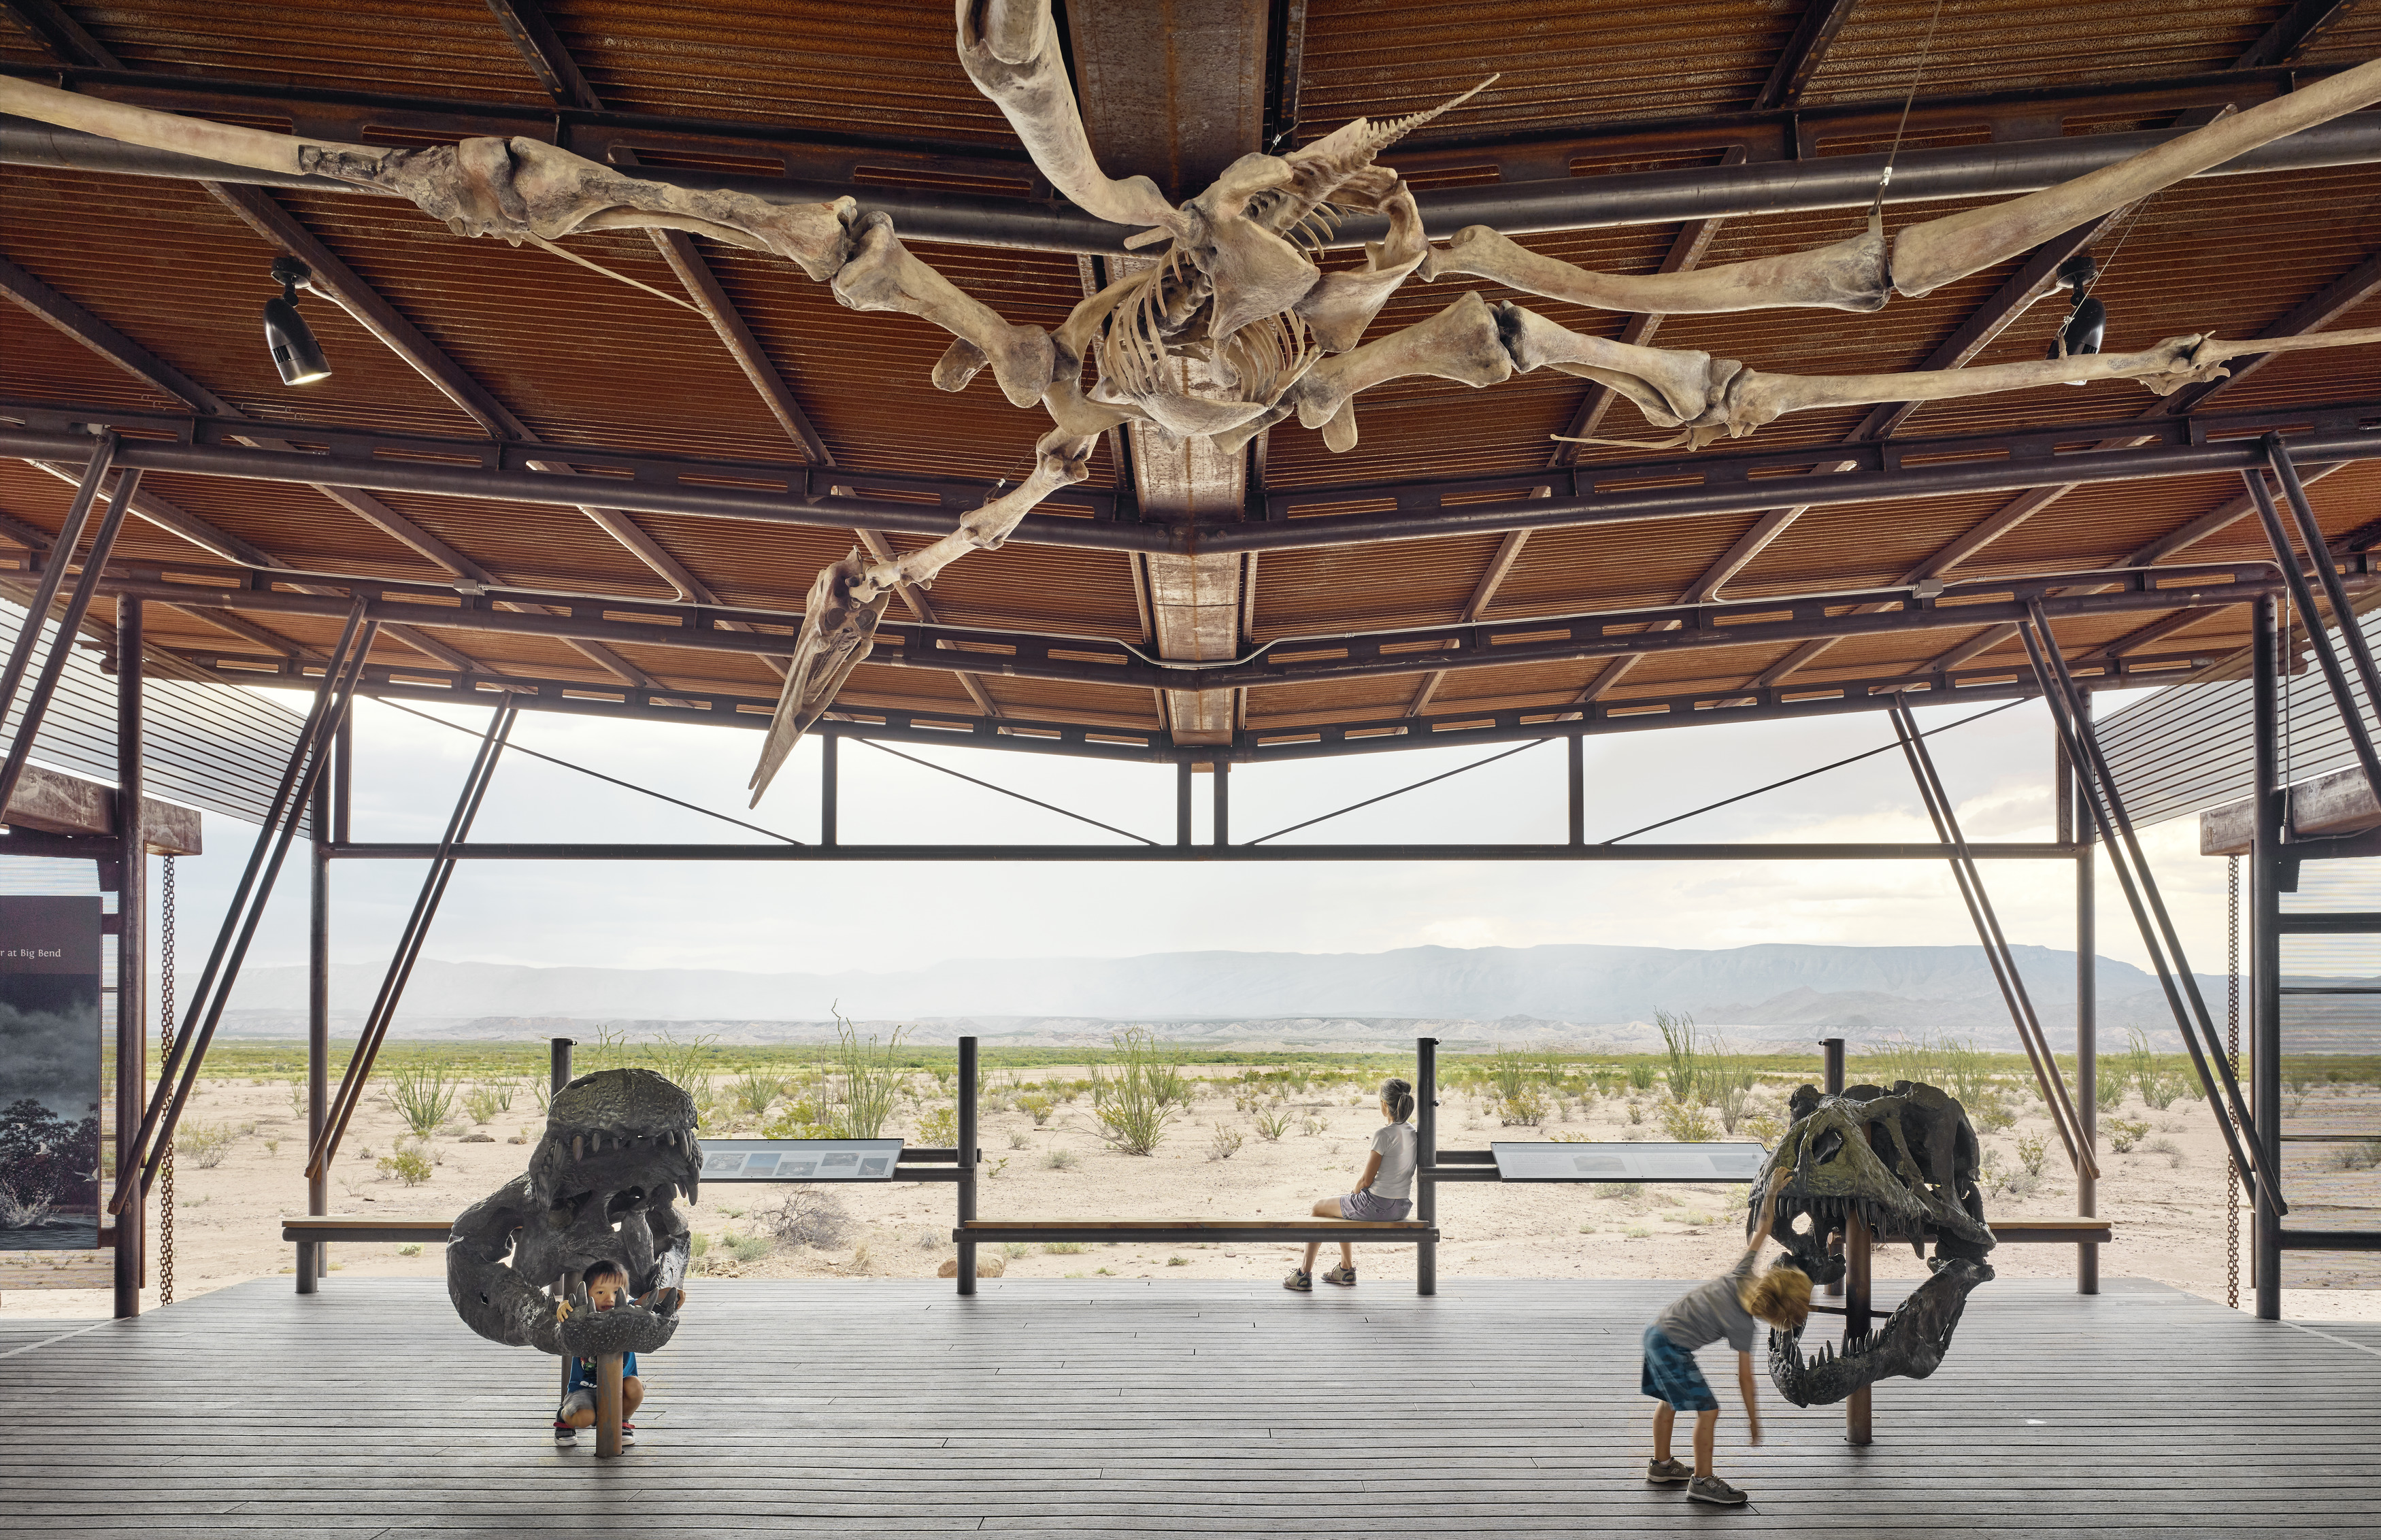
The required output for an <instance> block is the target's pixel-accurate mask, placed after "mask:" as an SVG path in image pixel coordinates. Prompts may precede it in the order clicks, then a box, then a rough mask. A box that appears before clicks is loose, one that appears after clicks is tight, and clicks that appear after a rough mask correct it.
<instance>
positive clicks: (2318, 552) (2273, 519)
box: [2241, 445, 2381, 798]
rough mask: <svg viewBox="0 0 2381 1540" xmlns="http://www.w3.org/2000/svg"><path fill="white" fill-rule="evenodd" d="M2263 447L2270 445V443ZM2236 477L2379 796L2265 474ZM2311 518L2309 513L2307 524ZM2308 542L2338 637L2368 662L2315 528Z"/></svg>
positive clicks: (2365, 735) (2375, 773) (2360, 718)
mask: <svg viewBox="0 0 2381 1540" xmlns="http://www.w3.org/2000/svg"><path fill="white" fill-rule="evenodd" d="M2268 447H2269V449H2270V445H2269V446H2268ZM2241 480H2242V481H2244V482H2246V483H2249V496H2250V500H2251V501H2253V502H2254V503H2255V504H2256V505H2257V521H2258V522H2259V523H2261V524H2263V525H2264V526H2265V543H2266V544H2268V545H2271V546H2272V547H2273V548H2274V565H2275V566H2276V567H2277V568H2280V569H2281V574H2282V581H2283V582H2284V583H2286V584H2288V585H2289V593H2290V600H2291V602H2292V603H2293V604H2295V605H2298V607H2299V613H2300V614H2301V615H2302V616H2304V617H2306V630H2307V645H2308V647H2309V648H2310V649H2311V650H2312V651H2313V652H2314V659H2315V662H2316V663H2317V664H2318V665H2319V666H2321V667H2322V669H2323V678H2324V683H2326V684H2327V685H2329V686H2330V687H2331V703H2332V705H2333V706H2334V707H2336V708H2337V709H2338V712H2339V726H2340V728H2341V730H2342V731H2344V732H2346V733H2347V734H2348V746H2349V747H2350V749H2352V750H2354V751H2355V753H2356V762H2357V763H2358V764H2361V765H2363V767H2364V782H2365V784H2366V785H2367V786H2369V787H2371V788H2372V789H2373V794H2374V796H2375V797H2376V798H2381V752H2376V751H2375V748H2374V745H2373V735H2372V733H2371V732H2370V731H2368V730H2367V729H2366V727H2365V726H2364V713H2363V710H2361V709H2360V708H2359V707H2358V705H2357V703H2356V691H2354V690H2353V689H2352V688H2350V684H2349V682H2348V670H2347V668H2346V667H2345V666H2342V665H2341V663H2340V661H2339V654H2338V651H2337V650H2336V649H2335V648H2334V647H2333V646H2332V640H2331V634H2330V632H2328V631H2327V630H2326V629H2324V624H2323V615H2322V612H2321V611H2319V610H2317V609H2316V608H2315V606H2314V592H2313V591H2312V590H2310V589H2309V588H2308V587H2307V581H2306V574H2305V573H2304V572H2302V571H2301V570H2300V569H2299V557H2298V552H2297V551H2296V550H2294V549H2293V548H2292V547H2291V545H2290V537H2289V534H2288V533H2287V532H2284V530H2283V529H2282V516H2281V513H2280V511H2279V510H2278V509H2277V508H2276V507H2274V495H2273V493H2272V492H2270V491H2269V490H2267V488H2266V486H2265V472H2264V471H2255V470H2250V471H2241ZM2302 495H2303V494H2302ZM2312 517H2313V516H2312V514H2310V516H2309V519H2310V522H2311V521H2312ZM2309 544H2310V549H2309V550H2308V552H2307V555H2308V556H2309V557H2310V558H2311V559H2312V560H2313V561H2314V565H2315V567H2316V568H2317V569H2318V570H2319V571H2321V572H2323V573H2325V574H2326V575H2327V576H2328V577H2329V578H2330V579H2331V581H2330V583H2329V584H2328V585H2326V592H2337V593H2338V607H2336V608H2335V609H2334V610H2333V611H2332V620H2333V622H2334V623H2335V624H2337V625H2338V628H2339V632H2340V637H2341V640H2342V641H2346V640H2347V639H2349V638H2350V637H2353V638H2354V639H2355V640H2356V642H2357V646H2358V651H2359V655H2360V660H2361V661H2362V662H2363V663H2365V664H2368V665H2369V664H2370V663H2371V661H2372V655H2371V654H2369V653H2365V652H2363V640H2364V639H2363V633H2362V632H2361V631H2360V630H2359V629H2358V627H2357V621H2356V611H2355V610H2354V609H2352V608H2350V607H2349V605H2348V595H2347V593H2345V592H2344V591H2340V590H2339V574H2338V573H2337V572H2335V571H2333V570H2332V566H2331V549H2330V547H2329V546H2327V545H2326V544H2324V543H2323V531H2322V530H2321V529H2320V528H2317V529H2316V530H2315V532H2314V536H2313V537H2312V538H2311V540H2310V543H2309ZM2365 682H2366V686H2367V688H2368V689H2369V688H2371V686H2372V684H2373V680H2372V678H2371V676H2370V675H2367V676H2366V680H2365ZM2374 705H2375V708H2376V709H2381V700H2376V701H2375V702H2374Z"/></svg>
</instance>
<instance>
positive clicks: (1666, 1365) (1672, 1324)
mask: <svg viewBox="0 0 2381 1540" xmlns="http://www.w3.org/2000/svg"><path fill="white" fill-rule="evenodd" d="M1786 1177H1787V1173H1786V1172H1785V1171H1783V1170H1780V1171H1779V1172H1778V1173H1777V1176H1776V1178H1775V1179H1772V1180H1771V1182H1770V1184H1769V1191H1768V1192H1767V1193H1765V1194H1764V1196H1763V1198H1762V1203H1761V1217H1760V1218H1758V1219H1756V1220H1755V1221H1753V1226H1752V1244H1751V1245H1749V1246H1747V1247H1746V1248H1745V1249H1744V1255H1742V1256H1741V1257H1740V1258H1738V1259H1737V1264H1736V1265H1735V1266H1733V1267H1731V1268H1729V1269H1728V1272H1727V1273H1726V1274H1725V1275H1724V1276H1722V1277H1716V1278H1714V1279H1712V1280H1711V1281H1710V1282H1709V1283H1703V1284H1697V1285H1696V1286H1695V1287H1694V1288H1693V1289H1689V1290H1688V1291H1687V1292H1686V1293H1684V1294H1682V1295H1680V1296H1679V1298H1678V1299H1677V1300H1675V1301H1673V1302H1671V1304H1670V1306H1669V1308H1668V1309H1667V1310H1665V1311H1663V1312H1662V1314H1660V1315H1659V1316H1658V1317H1656V1318H1655V1319H1654V1324H1653V1325H1652V1326H1647V1327H1646V1328H1645V1364H1644V1370H1643V1373H1642V1375H1641V1377H1640V1379H1639V1382H1638V1383H1639V1387H1640V1388H1642V1390H1643V1391H1644V1393H1645V1394H1646V1395H1648V1396H1651V1397H1653V1398H1654V1399H1655V1400H1657V1401H1659V1402H1661V1403H1662V1404H1661V1405H1660V1406H1658V1407H1656V1408H1655V1409H1654V1458H1653V1460H1652V1461H1651V1462H1650V1463H1648V1464H1647V1465H1646V1467H1645V1479H1646V1480H1647V1481H1650V1482H1655V1483H1658V1484H1663V1485H1674V1484H1676V1483H1679V1482H1684V1483H1686V1486H1687V1496H1688V1497H1691V1498H1692V1499H1693V1500H1695V1501H1696V1502H1706V1503H1719V1504H1722V1505H1726V1506H1731V1507H1732V1506H1735V1505H1738V1504H1740V1503H1742V1502H1743V1501H1744V1500H1745V1494H1744V1493H1743V1492H1741V1491H1740V1490H1739V1489H1738V1488H1736V1487H1734V1486H1731V1485H1728V1483H1727V1482H1724V1481H1722V1480H1721V1479H1720V1478H1719V1477H1718V1476H1717V1475H1716V1474H1715V1473H1713V1471H1712V1443H1713V1438H1714V1436H1715V1434H1716V1431H1717V1429H1718V1426H1719V1400H1718V1398H1716V1396H1714V1395H1713V1394H1712V1387H1711V1384H1710V1382H1709V1381H1707V1380H1705V1379H1704V1378H1703V1370H1702V1369H1701V1368H1700V1367H1698V1366H1697V1364H1696V1363H1695V1351H1696V1350H1697V1349H1699V1348H1703V1347H1708V1346H1709V1345H1710V1344H1712V1343H1714V1342H1717V1341H1719V1340H1721V1339H1723V1338H1725V1339H1726V1340H1727V1342H1728V1346H1729V1347H1731V1348H1733V1349H1735V1350H1736V1382H1737V1386H1738V1387H1739V1388H1740V1390H1741V1391H1742V1392H1743V1394H1744V1415H1745V1422H1746V1430H1747V1433H1748V1436H1750V1437H1751V1438H1752V1442H1753V1443H1754V1444H1756V1445H1758V1444H1759V1443H1760V1442H1761V1403H1760V1401H1759V1399H1757V1398H1756V1397H1755V1395H1754V1394H1753V1388H1752V1324H1753V1322H1755V1321H1762V1322H1765V1323H1767V1324H1768V1325H1770V1326H1778V1327H1782V1328H1784V1329H1787V1330H1789V1331H1791V1330H1799V1329H1800V1328H1801V1326H1802V1323H1803V1322H1805V1321H1807V1320H1809V1319H1810V1316H1811V1279H1810V1276H1809V1275H1808V1274H1806V1273H1804V1272H1803V1271H1802V1270H1801V1268H1799V1267H1795V1266H1793V1265H1790V1264H1789V1263H1785V1262H1780V1263H1779V1264H1777V1265H1776V1266H1775V1267H1772V1268H1771V1269H1769V1271H1767V1272H1765V1273H1761V1274H1758V1275H1756V1274H1755V1273H1754V1272H1753V1266H1752V1265H1753V1262H1754V1259H1756V1258H1757V1257H1759V1256H1760V1255H1761V1248H1762V1246H1763V1245H1764V1243H1766V1242H1767V1241H1768V1240H1769V1226H1770V1223H1771V1221H1772V1220H1774V1219H1775V1218H1776V1217H1777V1190H1778V1189H1779V1188H1780V1187H1783V1186H1784V1185H1785V1183H1786ZM1679 1412H1693V1413H1694V1414H1695V1461H1694V1463H1693V1465H1691V1466H1689V1465H1686V1464H1683V1463H1681V1462H1680V1461H1677V1460H1674V1459H1672V1458H1671V1457H1670V1432H1671V1429H1672V1426H1673V1425H1674V1424H1676V1422H1677V1420H1678V1414H1679Z"/></svg>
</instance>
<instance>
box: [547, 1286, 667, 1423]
mask: <svg viewBox="0 0 2381 1540" xmlns="http://www.w3.org/2000/svg"><path fill="white" fill-rule="evenodd" d="M584 1277H585V1280H586V1284H587V1303H588V1304H589V1305H590V1306H591V1307H592V1308H593V1309H596V1310H609V1309H611V1308H612V1307H613V1306H614V1305H617V1304H618V1303H619V1302H621V1301H622V1300H624V1299H626V1298H627V1297H628V1293H629V1270H628V1269H627V1268H626V1267H623V1266H621V1265H619V1264H618V1263H617V1262H598V1263H596V1264H595V1265H592V1266H591V1267H589V1268H588V1269H587V1271H586V1273H585V1275H584ZM562 1308H563V1309H565V1310H568V1308H569V1307H568V1305H565V1306H563V1307H562ZM597 1373H598V1369H597V1364H596V1361H595V1360H593V1359H592V1358H574V1359H572V1360H571V1361H570V1380H569V1383H568V1384H567V1385H565V1386H564V1387H563V1389H562V1407H561V1410H559V1411H557V1412H556V1413H555V1414H554V1441H555V1442H556V1443H557V1444H571V1443H576V1442H577V1441H578V1438H579V1430H580V1428H589V1427H593V1426H594V1425H595V1382H596V1375H597ZM644 1399H645V1385H644V1381H642V1380H641V1379H639V1378H638V1377H637V1355H636V1354H634V1353H624V1354H622V1355H621V1362H620V1442H621V1443H622V1444H624V1445H625V1444H633V1443H635V1442H636V1441H637V1424H634V1423H632V1422H630V1421H629V1418H631V1417H634V1416H635V1415H636V1414H637V1407H638V1404H639V1403H640V1402H641V1401H643V1400H644Z"/></svg>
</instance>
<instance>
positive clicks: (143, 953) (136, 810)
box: [26, 599, 149, 1320]
mask: <svg viewBox="0 0 2381 1540" xmlns="http://www.w3.org/2000/svg"><path fill="white" fill-rule="evenodd" d="M140 620H141V615H140V600H138V599H118V600H117V601H116V842H117V844H116V849H117V858H116V862H117V868H118V870H119V871H120V872H121V873H122V875H121V876H120V877H118V878H117V879H116V1180H117V1181H128V1180H129V1179H131V1176H132V1160H133V1152H132V1147H131V1146H132V1132H133V1128H132V1109H133V1108H134V1107H137V1106H140V1105H141V1103H142V1101H143V1100H144V1099H145V1098H146V1096H147V1094H148V1090H149V1027H148V1021H149V1013H148V1004H149V958H148V948H149V831H148V829H147V827H146V826H145V824H144V821H143V818H142V807H141V801H142V799H141V793H142V791H143V789H144V788H143V786H142V777H141V760H142V757H143V752H144V749H145V744H144V741H143V735H144V732H145V730H146V723H145V721H144V720H143V715H142V711H141V705H142V702H141V698H140V684H141V669H140V662H141V660H140ZM32 623H33V617H31V616H28V617H26V624H27V625H29V626H30V625H31V624H32ZM72 640H73V639H72V638H71V637H68V636H66V635H63V634H62V635H60V636H59V638H58V640H57V642H56V645H58V646H61V647H64V646H67V645H68V644H69V642H71V641H72ZM146 1218H147V1210H146V1208H145V1207H144V1205H142V1204H133V1205H132V1206H130V1207H129V1208H127V1209H126V1210H125V1211H124V1212H123V1214H121V1215H119V1216H117V1217H116V1318H117V1319H118V1320H122V1319H124V1318H125V1317H127V1316H130V1315H138V1314H140V1279H141V1277H142V1275H143V1274H144V1273H145V1272H146V1271H147V1269H146V1267H145V1266H144V1265H143V1264H144V1262H145V1260H146V1259H145V1257H144V1255H143V1251H144V1242H145V1241H147V1239H148V1237H147V1235H146V1233H145V1229H144V1226H145V1223H146Z"/></svg>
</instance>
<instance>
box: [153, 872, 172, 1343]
mask: <svg viewBox="0 0 2381 1540" xmlns="http://www.w3.org/2000/svg"><path fill="white" fill-rule="evenodd" d="M161 897H162V899H163V901H162V902H161V903H160V904H159V905H158V909H157V929H158V936H157V940H158V946H157V1051H158V1053H159V1055H160V1056H161V1057H160V1058H159V1062H160V1063H161V1064H163V1063H165V1062H166V1061H168V1060H170V1059H171V1058H172V1057H173V1053H174V858H173V857H172V856H167V857H166V858H165V889H164V892H163V894H162V896H161ZM157 1181H158V1186H157V1302H158V1303H159V1304H172V1303H173V1302H174V1146H173V1145H171V1144H167V1145H166V1146H165V1159H164V1160H162V1161H160V1162H159V1163H158V1171H157Z"/></svg>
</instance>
